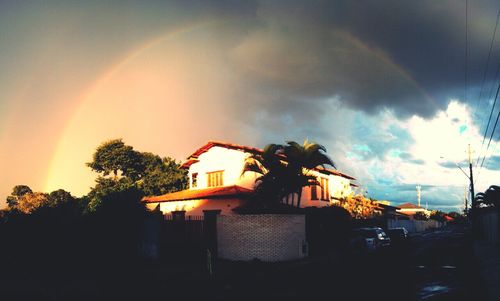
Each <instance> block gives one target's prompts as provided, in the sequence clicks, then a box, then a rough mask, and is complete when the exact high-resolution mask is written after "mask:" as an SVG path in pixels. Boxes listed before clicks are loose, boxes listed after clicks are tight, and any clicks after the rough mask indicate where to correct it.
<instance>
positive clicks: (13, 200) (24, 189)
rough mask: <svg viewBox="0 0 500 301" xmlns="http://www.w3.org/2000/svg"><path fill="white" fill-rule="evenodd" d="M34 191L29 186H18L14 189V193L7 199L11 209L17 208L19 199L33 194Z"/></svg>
mask: <svg viewBox="0 0 500 301" xmlns="http://www.w3.org/2000/svg"><path fill="white" fill-rule="evenodd" d="M32 192H33V191H32V190H31V188H29V186H27V185H16V186H14V188H13V189H12V193H11V194H10V195H9V196H8V197H7V205H8V206H9V207H15V206H16V205H17V204H18V201H19V198H20V197H22V196H23V195H25V194H27V193H32Z"/></svg>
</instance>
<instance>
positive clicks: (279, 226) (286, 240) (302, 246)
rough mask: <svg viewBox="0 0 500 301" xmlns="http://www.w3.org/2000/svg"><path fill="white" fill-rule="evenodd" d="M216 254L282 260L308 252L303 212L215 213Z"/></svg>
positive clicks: (240, 257)
mask: <svg viewBox="0 0 500 301" xmlns="http://www.w3.org/2000/svg"><path fill="white" fill-rule="evenodd" d="M217 246H218V255H219V258H223V259H229V260H245V261H246V260H253V259H259V260H262V261H284V260H292V259H298V258H303V257H305V256H307V245H306V224H305V215H290V214H260V215H220V216H218V217H217Z"/></svg>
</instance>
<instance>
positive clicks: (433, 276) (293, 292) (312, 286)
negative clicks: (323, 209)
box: [212, 227, 485, 301]
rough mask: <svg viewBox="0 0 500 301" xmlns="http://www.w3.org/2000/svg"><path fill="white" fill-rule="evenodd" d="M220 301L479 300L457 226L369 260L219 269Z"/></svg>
mask: <svg viewBox="0 0 500 301" xmlns="http://www.w3.org/2000/svg"><path fill="white" fill-rule="evenodd" d="M219 274H221V275H222V276H220V277H219V279H218V287H219V290H216V291H213V292H212V293H213V294H214V297H216V298H218V299H222V300H226V299H227V300H229V299H232V298H239V299H247V300H251V299H255V298H266V299H270V298H272V299H277V300H278V299H285V298H286V299H287V300H308V299H312V298H321V299H328V300H415V301H417V300H428V301H436V300H441V301H444V300H454V301H459V300H474V301H480V300H484V299H485V292H484V289H483V287H482V285H481V279H480V277H479V272H478V270H477V268H476V263H475V262H474V258H473V256H472V248H471V245H470V243H469V242H468V236H467V235H466V232H465V231H464V230H463V228H461V227H447V228H445V229H440V230H436V231H432V232H426V233H421V234H417V235H412V237H411V239H410V240H409V243H408V244H407V245H402V246H393V247H391V248H388V249H386V250H384V251H382V252H378V253H376V254H369V255H366V254H364V255H361V254H352V253H351V252H345V253H342V254H337V255H336V256H331V257H326V258H317V259H311V260H308V261H305V262H296V263H290V264H287V265H283V264H276V265H273V264H261V263H251V264H242V265H239V266H238V267H236V268H235V267H234V266H232V268H230V269H229V268H228V267H225V270H224V268H221V270H220V273H219Z"/></svg>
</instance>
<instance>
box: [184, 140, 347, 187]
mask: <svg viewBox="0 0 500 301" xmlns="http://www.w3.org/2000/svg"><path fill="white" fill-rule="evenodd" d="M214 146H219V147H224V148H228V149H234V150H240V151H243V152H246V153H251V154H259V153H262V152H263V151H264V150H262V149H260V148H255V147H249V146H244V145H238V144H233V143H226V142H220V141H209V142H208V143H207V144H205V145H203V146H202V147H200V148H199V149H198V150H196V151H195V152H194V153H192V154H191V155H190V156H189V157H188V158H187V161H186V162H184V163H183V164H182V165H181V168H189V166H191V165H192V164H194V163H196V162H198V161H199V160H198V157H199V156H200V155H201V154H203V153H205V152H207V151H208V150H209V149H211V148H212V147H214ZM315 170H316V171H318V172H321V173H326V174H332V175H336V176H340V177H343V178H346V179H349V180H356V179H355V178H354V177H351V176H349V175H346V174H345V173H342V172H340V171H337V170H334V169H329V168H324V167H318V168H315Z"/></svg>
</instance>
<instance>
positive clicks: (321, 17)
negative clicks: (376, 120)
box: [213, 0, 500, 117]
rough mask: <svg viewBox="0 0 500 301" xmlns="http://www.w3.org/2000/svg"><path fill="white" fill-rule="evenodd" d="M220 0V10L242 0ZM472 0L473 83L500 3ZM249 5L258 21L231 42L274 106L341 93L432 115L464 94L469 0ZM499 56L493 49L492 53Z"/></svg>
mask: <svg viewBox="0 0 500 301" xmlns="http://www.w3.org/2000/svg"><path fill="white" fill-rule="evenodd" d="M213 3H216V5H215V7H218V9H219V10H221V11H227V10H229V8H230V7H232V6H233V5H235V4H234V3H233V2H231V1H220V2H213ZM469 7H470V11H469V17H470V18H469V45H470V53H469V66H470V67H469V76H468V81H469V85H470V87H471V91H472V90H474V86H476V87H477V86H478V85H480V82H481V79H482V75H483V70H484V63H485V61H486V55H487V52H488V48H489V43H490V38H491V34H492V30H493V26H494V23H495V17H496V12H497V10H498V8H499V4H498V3H497V2H494V1H475V2H474V3H470V5H469ZM243 11H244V14H245V15H246V16H247V17H248V16H250V17H249V18H250V19H251V21H250V22H249V23H248V24H252V25H251V26H248V27H247V28H245V29H244V30H243V31H244V33H243V34H242V40H241V42H240V43H239V44H238V45H236V46H235V47H234V49H233V50H232V53H231V57H232V62H234V63H235V65H236V67H237V68H238V69H239V70H240V71H242V72H243V74H244V78H245V79H247V80H248V82H249V83H253V84H255V85H256V86H258V87H259V89H261V90H262V91H267V92H269V94H268V95H266V96H267V98H272V103H273V106H272V107H270V109H272V108H274V109H276V110H277V111H280V110H288V111H293V105H294V104H297V103H298V101H296V100H302V101H303V102H305V101H308V102H310V103H313V102H316V101H317V100H318V99H322V98H327V97H332V96H337V97H339V98H340V99H341V100H342V101H344V102H345V103H347V104H348V105H349V106H351V107H352V108H355V109H361V110H364V111H365V112H370V113H373V112H375V111H378V110H380V109H383V108H390V109H393V110H394V111H395V112H396V113H397V116H398V117H406V116H411V115H413V114H418V115H421V116H423V117H430V116H432V115H433V114H434V113H435V111H436V110H438V109H442V108H444V106H445V105H446V103H447V102H448V100H449V98H451V97H459V98H461V99H463V91H464V89H463V85H464V45H465V41H464V36H465V6H464V3H462V2H457V1H431V0H428V1H394V0H387V1H308V2H303V1H258V2H254V3H252V4H249V5H247V6H246V7H245V9H241V8H240V10H239V12H240V13H241V12H243ZM499 60H500V52H499V51H496V52H495V51H494V52H493V56H492V58H491V62H498V61H499ZM474 91H477V88H476V90H474ZM474 93H475V92H474ZM469 98H473V97H472V95H471V96H470V97H469ZM290 99H294V102H290Z"/></svg>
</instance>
